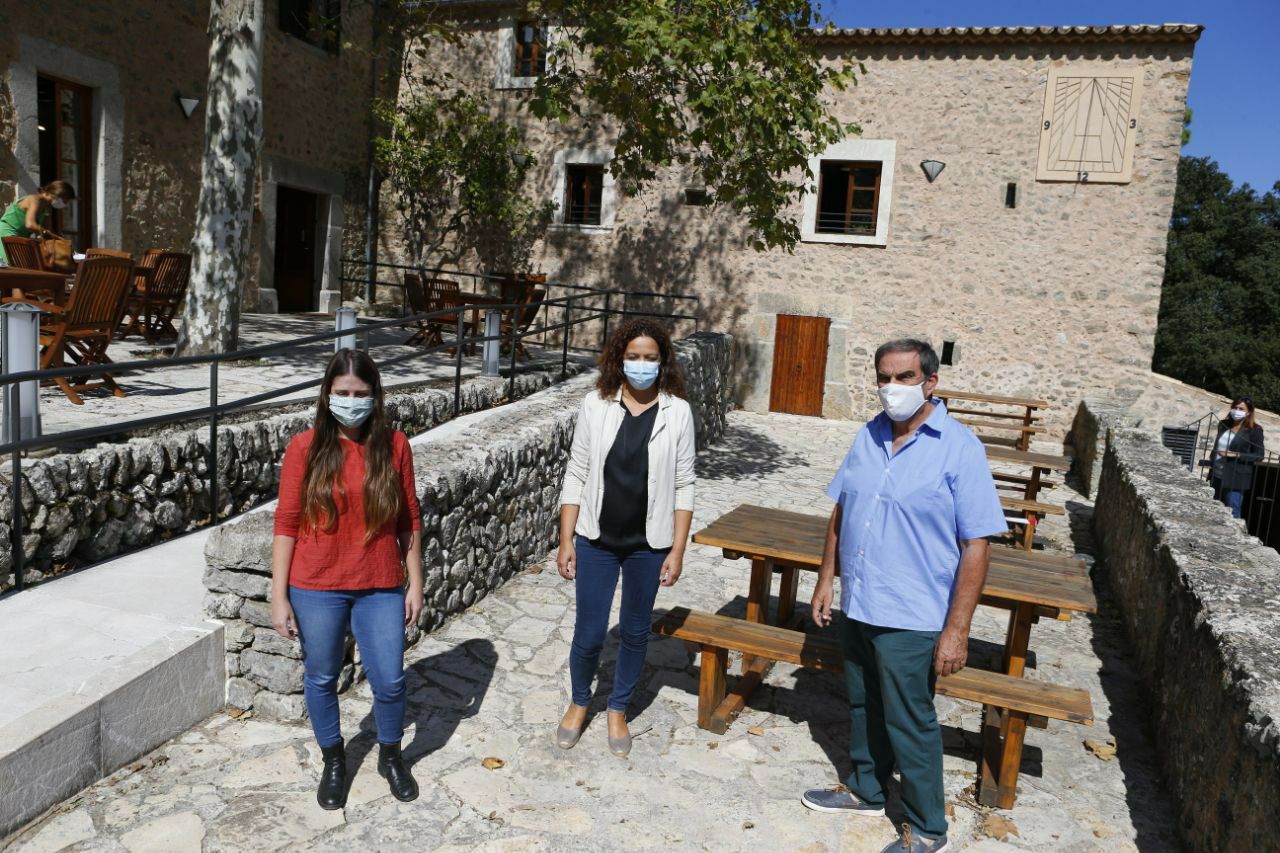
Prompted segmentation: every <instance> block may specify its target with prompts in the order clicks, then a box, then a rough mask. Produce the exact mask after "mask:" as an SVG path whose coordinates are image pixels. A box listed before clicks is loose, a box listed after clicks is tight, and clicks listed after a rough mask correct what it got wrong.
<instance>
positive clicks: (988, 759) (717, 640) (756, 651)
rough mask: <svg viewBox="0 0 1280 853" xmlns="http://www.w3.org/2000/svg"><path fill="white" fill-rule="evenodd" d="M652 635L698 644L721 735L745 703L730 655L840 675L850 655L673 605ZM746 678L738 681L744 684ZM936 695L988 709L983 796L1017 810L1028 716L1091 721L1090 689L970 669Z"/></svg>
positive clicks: (704, 716) (706, 695)
mask: <svg viewBox="0 0 1280 853" xmlns="http://www.w3.org/2000/svg"><path fill="white" fill-rule="evenodd" d="M653 630H654V633H656V634H659V635H661V636H665V637H674V638H676V639H680V640H684V641H686V642H689V643H693V644H695V645H697V646H698V647H699V648H700V649H701V651H702V660H701V661H700V667H701V670H700V673H699V679H698V726H699V727H701V728H704V729H708V730H709V731H712V732H715V733H716V734H723V733H724V732H725V731H726V730H727V729H728V728H729V725H730V723H732V722H733V719H734V718H735V717H736V716H737V714H738V712H739V711H740V710H741V708H742V702H741V701H734V699H735V697H734V696H733V695H732V694H733V692H734V691H733V690H731V689H730V688H729V686H728V678H727V676H728V668H729V652H731V651H733V652H740V653H742V654H743V655H751V656H753V657H760V658H766V659H769V660H773V661H780V662H783V663H790V664H794V665H797V666H803V667H807V668H810V669H817V670H822V671H826V672H842V671H843V669H844V656H843V654H842V653H841V650H840V644H839V642H838V641H837V640H836V638H835V637H834V636H833V634H832V633H830V632H829V633H826V634H818V633H803V632H800V631H791V630H788V629H786V628H778V627H774V626H772V625H762V624H757V623H754V622H747V621H745V620H742V619H734V618H732V617H729V616H719V615H717V614H714V613H705V612H702V611H697V610H690V609H688V608H687V607H675V608H672V609H671V610H670V611H668V612H667V613H664V614H661V615H659V616H658V618H657V619H655V620H654V623H653ZM743 680H745V679H739V683H741V682H742V681H743ZM735 689H736V685H735ZM936 689H937V692H938V693H940V694H941V695H943V696H949V697H951V698H953V699H964V700H967V701H970V702H977V703H979V704H982V705H985V706H986V707H987V713H985V714H984V715H983V724H982V741H983V747H982V757H981V759H980V760H979V766H978V771H979V777H980V782H979V790H978V801H979V802H980V803H982V804H983V805H988V806H995V807H997V808H1003V809H1007V808H1012V807H1013V803H1014V800H1015V799H1016V796H1017V785H1018V771H1019V768H1020V766H1021V764H1022V744H1023V738H1024V736H1025V734H1026V730H1027V722H1028V719H1029V718H1030V717H1033V716H1038V717H1045V718H1049V719H1055V720H1066V721H1068V722H1072V723H1081V724H1083V725H1093V705H1092V702H1091V701H1090V699H1089V694H1088V692H1087V691H1084V690H1079V689H1076V688H1073V687H1060V686H1057V685H1053V684H1047V683H1045V682H1042V681H1031V680H1029V679H1025V678H1018V677H1016V676H1012V675H1004V674H1001V673H998V672H988V671H985V670H980V669H973V668H970V667H966V668H965V669H962V670H960V671H959V672H957V673H955V674H954V675H948V676H944V677H942V678H939V679H938V682H937V688H936Z"/></svg>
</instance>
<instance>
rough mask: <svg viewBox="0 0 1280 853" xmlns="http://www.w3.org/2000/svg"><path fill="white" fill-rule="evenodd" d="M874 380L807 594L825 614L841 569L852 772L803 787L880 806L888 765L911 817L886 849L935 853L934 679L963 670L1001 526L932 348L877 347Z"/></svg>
mask: <svg viewBox="0 0 1280 853" xmlns="http://www.w3.org/2000/svg"><path fill="white" fill-rule="evenodd" d="M876 383H877V384H878V385H879V389H880V390H879V395H880V401H881V404H882V405H883V406H884V412H883V413H881V414H879V415H877V416H876V417H874V418H872V419H871V420H870V421H869V422H868V423H867V424H866V425H865V426H864V427H863V428H862V429H861V430H860V431H859V432H858V435H857V437H856V438H855V439H854V442H853V446H852V447H851V448H850V449H849V454H848V456H846V457H845V460H844V463H843V464H842V465H841V466H840V470H839V471H838V472H837V473H836V476H835V479H833V480H832V481H831V486H830V488H829V489H828V491H827V494H828V495H830V497H831V499H832V500H834V501H835V502H836V507H835V509H834V511H833V512H832V513H831V521H830V523H829V524H828V526H827V542H826V548H825V549H824V551H823V555H822V566H821V568H820V570H819V574H818V585H817V588H816V589H815V590H814V593H813V620H814V622H816V623H817V624H818V625H819V626H820V627H821V626H826V625H830V624H831V623H832V612H831V608H832V603H833V597H834V596H833V588H834V581H835V575H836V570H837V567H838V568H839V572H840V610H841V611H843V613H844V616H843V618H841V619H840V620H839V621H840V625H839V629H840V633H841V643H842V646H843V648H844V656H845V679H846V682H847V686H848V691H849V704H850V722H851V725H850V732H849V757H850V759H851V760H852V762H853V772H852V773H850V775H849V778H848V781H847V785H846V786H841V787H839V788H836V789H834V790H814V791H806V792H805V795H804V804H805V805H806V806H808V807H809V808H811V809H814V810H816V811H825V812H852V813H854V814H860V815H871V816H878V815H883V814H884V803H885V794H886V789H887V785H888V781H889V777H890V775H891V774H892V772H893V767H894V764H895V763H896V764H897V766H898V769H899V771H900V773H901V776H902V804H903V807H904V809H905V811H906V817H907V828H906V830H905V831H904V832H903V834H902V837H901V838H900V839H899V840H898V841H895V842H894V843H892V844H890V845H889V846H888V847H886V848H885V851H890V850H897V851H902V850H907V851H911V853H938V851H941V850H945V849H947V819H946V814H945V811H944V808H945V804H944V797H943V787H942V732H941V729H940V728H939V726H938V717H937V714H936V712H935V711H934V707H933V687H934V682H935V680H936V678H937V677H938V676H940V675H950V674H952V673H954V672H957V671H959V670H961V669H963V668H964V665H965V658H966V654H967V649H968V642H969V623H970V620H971V619H972V618H973V611H974V608H975V607H976V606H977V604H978V599H979V597H980V596H981V594H982V584H983V582H984V581H985V579H986V575H987V560H988V556H989V552H988V543H987V538H986V537H988V536H994V535H996V534H1000V533H1004V532H1005V531H1006V530H1007V529H1008V527H1007V522H1006V521H1005V518H1004V512H1003V511H1002V510H1001V508H1000V499H999V497H998V496H997V495H996V489H995V483H994V481H993V480H992V477H991V469H990V467H989V465H988V463H987V456H986V452H985V450H984V449H983V447H982V443H981V442H980V441H978V438H977V436H975V435H974V434H973V432H972V431H970V430H969V429H968V428H967V427H965V426H964V425H963V424H961V423H960V422H958V421H956V420H954V419H953V418H952V417H951V416H950V415H948V414H947V410H946V407H945V406H944V405H943V403H942V401H941V400H937V399H934V398H933V397H932V396H931V395H932V393H933V390H934V389H935V388H937V386H938V356H937V354H936V353H935V352H934V350H933V348H932V347H930V346H929V345H928V344H927V343H924V342H923V341H918V340H913V339H905V340H898V341H891V342H890V343H887V344H885V345H883V346H881V347H880V348H879V349H878V350H877V351H876Z"/></svg>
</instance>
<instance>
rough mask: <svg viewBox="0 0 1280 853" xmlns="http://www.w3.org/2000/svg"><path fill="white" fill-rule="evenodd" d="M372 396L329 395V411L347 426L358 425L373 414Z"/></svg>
mask: <svg viewBox="0 0 1280 853" xmlns="http://www.w3.org/2000/svg"><path fill="white" fill-rule="evenodd" d="M373 405H374V401H373V398H372V397H335V396H333V395H332V394H330V395H329V411H330V412H331V413H332V414H333V417H334V419H335V420H337V422H338V423H340V424H342V425H343V426H346V427H358V426H360V424H362V423H364V422H365V421H367V420H368V419H369V415H371V414H373Z"/></svg>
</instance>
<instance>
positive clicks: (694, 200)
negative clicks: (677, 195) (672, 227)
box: [684, 187, 711, 207]
mask: <svg viewBox="0 0 1280 853" xmlns="http://www.w3.org/2000/svg"><path fill="white" fill-rule="evenodd" d="M684 203H685V205H686V206H687V207H706V206H707V205H709V204H711V194H710V193H709V192H707V188H706V187H685V188H684Z"/></svg>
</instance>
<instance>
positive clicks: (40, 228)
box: [0, 181, 76, 266]
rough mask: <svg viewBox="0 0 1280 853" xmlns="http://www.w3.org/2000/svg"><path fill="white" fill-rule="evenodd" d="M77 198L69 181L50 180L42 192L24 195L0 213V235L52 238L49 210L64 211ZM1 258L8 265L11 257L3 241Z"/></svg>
mask: <svg viewBox="0 0 1280 853" xmlns="http://www.w3.org/2000/svg"><path fill="white" fill-rule="evenodd" d="M75 200H76V191H75V188H73V187H72V186H71V184H69V183H67V182H66V181H51V182H50V183H49V184H48V186H44V187H41V188H40V191H39V192H34V193H32V194H31V195H27V196H23V197H22V198H20V199H18V200H17V201H15V202H14V203H13V204H11V205H9V207H8V208H7V209H6V210H5V212H4V214H3V215H0V237H53V236H56V235H55V234H54V233H53V232H52V231H50V230H49V229H48V228H47V227H45V223H46V222H48V221H49V211H50V210H62V209H64V208H65V207H66V206H67V205H68V204H69V203H70V202H73V201H75ZM0 261H3V262H4V263H5V265H6V266H7V265H8V264H9V256H8V255H6V254H5V252H4V243H0Z"/></svg>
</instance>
